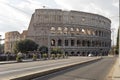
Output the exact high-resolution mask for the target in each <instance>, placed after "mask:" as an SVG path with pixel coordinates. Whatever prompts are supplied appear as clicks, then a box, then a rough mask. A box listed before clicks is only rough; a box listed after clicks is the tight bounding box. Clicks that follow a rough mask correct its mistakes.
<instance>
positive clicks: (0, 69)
mask: <svg viewBox="0 0 120 80" xmlns="http://www.w3.org/2000/svg"><path fill="white" fill-rule="evenodd" d="M92 59H96V57H69V58H68V59H58V60H46V61H35V62H27V63H14V64H4V65H0V80H9V79H11V78H15V77H19V76H24V75H28V74H32V73H35V72H39V71H42V70H46V69H49V68H54V67H60V66H64V65H67V64H72V63H76V62H82V61H87V60H88V61H89V60H92Z"/></svg>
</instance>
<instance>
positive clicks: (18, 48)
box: [14, 39, 38, 53]
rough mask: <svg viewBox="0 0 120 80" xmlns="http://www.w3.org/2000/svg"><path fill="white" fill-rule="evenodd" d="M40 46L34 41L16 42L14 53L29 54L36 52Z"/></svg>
mask: <svg viewBox="0 0 120 80" xmlns="http://www.w3.org/2000/svg"><path fill="white" fill-rule="evenodd" d="M37 48H38V44H36V43H35V42H34V41H32V40H29V39H25V40H21V41H18V42H16V44H15V46H14V51H15V52H22V53H27V52H28V51H34V50H37Z"/></svg>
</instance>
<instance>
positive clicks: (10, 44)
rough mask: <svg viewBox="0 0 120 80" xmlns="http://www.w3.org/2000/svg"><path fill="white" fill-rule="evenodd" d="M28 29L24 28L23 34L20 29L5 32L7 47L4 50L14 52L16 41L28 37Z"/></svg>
mask: <svg viewBox="0 0 120 80" xmlns="http://www.w3.org/2000/svg"><path fill="white" fill-rule="evenodd" d="M26 34H27V30H24V31H23V32H22V34H20V33H19V32H18V31H11V32H7V33H5V48H4V51H5V53H6V52H10V53H13V52H14V50H13V49H14V44H15V43H16V41H20V40H23V39H25V38H26Z"/></svg>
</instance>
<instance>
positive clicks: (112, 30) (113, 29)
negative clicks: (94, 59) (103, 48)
mask: <svg viewBox="0 0 120 80" xmlns="http://www.w3.org/2000/svg"><path fill="white" fill-rule="evenodd" d="M114 31H115V28H112V29H111V32H112V39H113V40H112V45H113V50H112V52H113V55H115V45H114Z"/></svg>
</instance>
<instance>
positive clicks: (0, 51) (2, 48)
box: [0, 44, 4, 53]
mask: <svg viewBox="0 0 120 80" xmlns="http://www.w3.org/2000/svg"><path fill="white" fill-rule="evenodd" d="M0 53H4V44H0Z"/></svg>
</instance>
